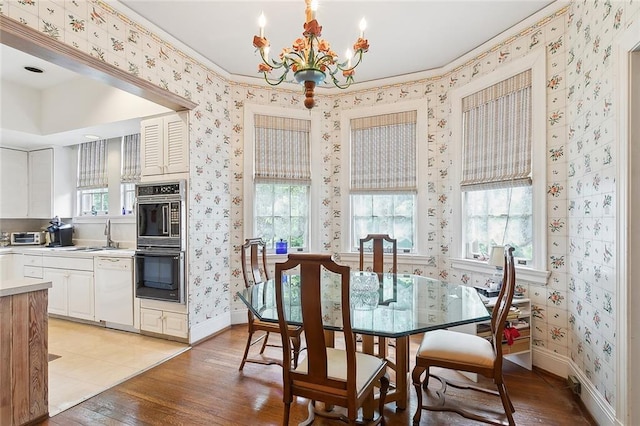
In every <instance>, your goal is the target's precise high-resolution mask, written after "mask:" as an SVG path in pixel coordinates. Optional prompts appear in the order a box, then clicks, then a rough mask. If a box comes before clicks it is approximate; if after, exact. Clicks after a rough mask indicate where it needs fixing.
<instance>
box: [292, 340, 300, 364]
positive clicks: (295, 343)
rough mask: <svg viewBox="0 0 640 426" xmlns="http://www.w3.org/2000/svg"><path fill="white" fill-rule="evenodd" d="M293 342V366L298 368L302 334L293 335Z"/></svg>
mask: <svg viewBox="0 0 640 426" xmlns="http://www.w3.org/2000/svg"><path fill="white" fill-rule="evenodd" d="M291 344H292V346H293V368H297V367H298V357H299V356H300V335H297V336H293V337H292V338H291Z"/></svg>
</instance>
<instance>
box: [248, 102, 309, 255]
mask: <svg viewBox="0 0 640 426" xmlns="http://www.w3.org/2000/svg"><path fill="white" fill-rule="evenodd" d="M253 122H254V135H255V141H254V153H253V154H254V155H253V158H254V176H253V178H254V179H253V180H254V194H255V196H254V203H253V205H254V208H253V229H254V232H255V235H257V236H260V237H261V238H262V239H263V240H265V242H266V243H267V248H268V249H274V248H275V243H276V241H280V240H283V241H286V242H287V243H288V247H289V250H308V249H309V226H310V225H309V212H310V208H309V206H310V203H309V198H310V184H311V167H310V161H311V160H310V131H311V122H310V120H308V119H296V118H288V117H277V116H271V115H262V114H256V115H255V116H254V120H253Z"/></svg>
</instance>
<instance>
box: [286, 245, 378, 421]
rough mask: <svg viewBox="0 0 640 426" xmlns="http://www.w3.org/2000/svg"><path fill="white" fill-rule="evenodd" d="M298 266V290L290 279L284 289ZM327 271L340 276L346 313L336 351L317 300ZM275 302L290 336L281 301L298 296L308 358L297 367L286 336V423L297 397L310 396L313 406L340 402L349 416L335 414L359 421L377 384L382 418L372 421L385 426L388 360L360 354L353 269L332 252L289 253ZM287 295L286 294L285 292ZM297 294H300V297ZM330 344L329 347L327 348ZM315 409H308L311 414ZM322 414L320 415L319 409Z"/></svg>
mask: <svg viewBox="0 0 640 426" xmlns="http://www.w3.org/2000/svg"><path fill="white" fill-rule="evenodd" d="M293 268H296V269H299V273H300V281H299V288H294V286H295V285H296V284H294V283H291V285H290V286H289V287H286V288H283V285H282V282H283V276H284V274H285V271H288V270H291V269H293ZM324 274H328V275H332V276H334V277H336V279H337V278H339V279H340V286H339V290H340V299H339V300H340V302H341V309H340V311H341V316H342V336H343V338H344V349H336V348H334V347H332V346H333V341H332V339H330V338H329V337H328V336H327V335H326V333H325V329H324V324H323V311H322V306H321V304H320V303H318V301H319V300H321V299H322V297H321V292H323V291H325V290H326V288H324V287H323V286H322V277H323V275H324ZM275 281H276V305H277V310H278V321H279V324H280V332H281V333H282V334H283V336H288V337H291V335H290V326H289V325H288V323H287V317H286V316H285V312H286V311H285V308H284V303H283V300H284V298H285V297H288V298H294V297H299V302H300V304H301V307H302V310H301V312H302V324H303V326H304V330H305V339H306V344H307V356H306V358H304V359H303V360H302V361H301V362H300V364H299V365H298V366H297V367H293V366H292V364H291V363H290V362H288V358H289V357H290V356H291V355H290V354H291V352H290V350H289V348H288V347H287V345H288V344H289V339H286V338H285V339H283V342H284V346H285V348H284V350H283V356H284V359H285V362H284V363H283V366H284V368H283V378H284V392H283V400H284V418H283V422H282V424H283V425H288V424H289V411H290V408H291V403H292V401H293V397H294V396H300V397H303V398H308V399H310V400H311V401H312V402H311V403H310V404H311V405H313V406H314V407H315V402H316V401H321V402H324V403H325V404H327V405H329V406H333V405H337V406H340V407H344V408H346V412H347V414H346V416H345V415H344V414H338V413H339V411H340V410H334V411H331V412H330V413H323V414H332V413H336V414H335V416H334V415H332V416H330V417H335V418H338V419H340V420H342V421H347V422H348V423H349V424H350V425H355V424H356V419H357V417H358V410H359V408H360V407H362V405H363V404H364V403H365V401H372V400H373V396H374V395H373V393H374V390H375V387H376V386H378V387H379V388H380V400H379V406H378V410H379V413H378V416H377V417H375V418H374V419H372V420H371V421H370V422H369V424H384V415H383V409H384V401H385V398H386V394H387V389H388V387H389V377H388V375H387V373H386V368H387V362H386V361H385V360H384V359H380V358H378V357H375V356H373V355H368V354H364V353H361V352H356V342H355V337H354V334H353V331H352V328H351V307H350V297H349V295H350V292H349V288H350V287H349V286H350V268H349V267H348V266H341V265H338V264H336V263H335V262H334V261H333V260H332V259H331V256H330V255H324V254H290V255H289V259H288V260H287V261H286V262H284V263H276V277H275ZM285 291H286V292H287V293H286V296H285V294H284V292H285ZM298 295H299V296H298ZM329 346H331V347H329ZM313 412H314V410H310V415H313ZM318 414H320V413H318Z"/></svg>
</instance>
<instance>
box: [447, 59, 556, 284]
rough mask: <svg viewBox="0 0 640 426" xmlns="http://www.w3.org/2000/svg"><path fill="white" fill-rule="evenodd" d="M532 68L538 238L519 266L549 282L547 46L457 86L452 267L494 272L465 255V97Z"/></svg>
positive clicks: (453, 101)
mask: <svg viewBox="0 0 640 426" xmlns="http://www.w3.org/2000/svg"><path fill="white" fill-rule="evenodd" d="M528 69H530V70H531V138H532V139H531V140H532V153H531V170H532V190H533V200H532V204H533V206H532V207H533V218H532V235H533V241H534V247H533V261H532V262H531V264H529V265H526V266H524V265H522V266H518V270H519V274H518V276H519V277H520V278H522V279H525V280H527V281H530V282H534V283H540V284H546V279H547V277H548V275H549V273H548V272H547V271H546V260H547V228H546V225H547V196H546V181H547V162H546V149H547V144H546V140H547V138H546V133H547V128H546V77H545V72H546V60H545V52H544V49H540V50H539V51H538V52H536V53H532V54H530V55H527V56H525V57H524V58H521V59H518V60H514V61H513V62H511V63H509V64H507V65H505V66H502V67H500V68H499V69H498V70H496V71H494V72H492V73H490V74H487V75H486V76H483V77H480V78H478V79H477V80H474V81H473V82H471V83H469V84H466V85H465V86H462V87H460V88H459V89H456V90H453V91H452V92H451V93H450V95H449V97H450V99H451V111H452V112H451V133H452V135H451V136H452V137H451V140H452V141H454V143H453V146H452V156H451V173H450V175H451V177H452V188H453V190H452V194H451V199H452V206H451V207H452V210H453V216H452V222H451V230H452V238H453V239H452V243H451V247H450V251H449V252H450V253H451V256H452V259H451V260H452V267H453V268H456V269H464V270H469V271H472V272H487V273H492V272H493V271H494V269H493V267H491V266H489V265H487V263H486V262H482V261H477V260H472V259H465V258H464V250H463V249H464V243H465V241H464V233H463V232H462V226H463V224H462V214H461V212H462V210H461V209H462V206H463V202H462V199H463V193H462V191H461V190H460V182H461V177H462V167H461V165H462V133H463V130H462V125H463V122H462V121H463V120H462V99H463V98H465V97H466V96H469V95H471V94H473V93H475V92H478V91H480V90H482V89H485V88H487V87H489V86H492V85H494V84H497V83H499V82H501V81H504V80H506V79H508V78H510V77H512V76H514V75H516V74H519V73H521V72H523V71H526V70H528Z"/></svg>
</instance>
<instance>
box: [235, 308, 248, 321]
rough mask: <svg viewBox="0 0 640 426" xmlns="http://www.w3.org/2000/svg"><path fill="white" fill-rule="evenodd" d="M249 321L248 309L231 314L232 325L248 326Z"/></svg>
mask: <svg viewBox="0 0 640 426" xmlns="http://www.w3.org/2000/svg"><path fill="white" fill-rule="evenodd" d="M247 321H248V319H247V310H246V309H237V310H235V311H233V312H231V324H246V323H247Z"/></svg>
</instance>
